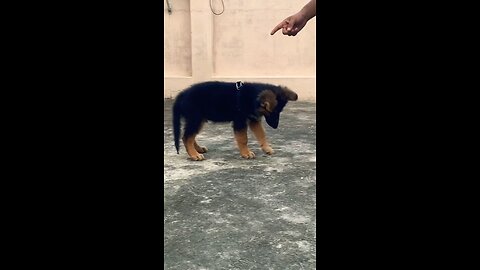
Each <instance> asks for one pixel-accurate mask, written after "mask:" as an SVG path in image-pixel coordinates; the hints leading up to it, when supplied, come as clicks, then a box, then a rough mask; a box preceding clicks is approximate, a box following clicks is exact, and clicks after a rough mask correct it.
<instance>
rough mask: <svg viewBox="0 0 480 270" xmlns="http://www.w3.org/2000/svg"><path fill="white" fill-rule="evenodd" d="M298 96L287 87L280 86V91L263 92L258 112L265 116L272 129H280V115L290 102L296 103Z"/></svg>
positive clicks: (267, 90)
mask: <svg viewBox="0 0 480 270" xmlns="http://www.w3.org/2000/svg"><path fill="white" fill-rule="evenodd" d="M297 99H298V95H297V94H296V93H295V92H293V91H292V90H290V89H288V88H287V87H284V86H280V87H279V88H278V89H272V90H270V89H266V90H263V91H262V92H261V93H260V95H259V96H258V100H259V107H258V112H259V113H260V114H261V115H263V116H265V120H266V121H267V124H268V125H269V126H271V127H272V128H274V129H276V128H277V127H278V122H279V120H280V113H281V112H282V110H283V108H284V107H285V105H287V103H288V101H296V100H297Z"/></svg>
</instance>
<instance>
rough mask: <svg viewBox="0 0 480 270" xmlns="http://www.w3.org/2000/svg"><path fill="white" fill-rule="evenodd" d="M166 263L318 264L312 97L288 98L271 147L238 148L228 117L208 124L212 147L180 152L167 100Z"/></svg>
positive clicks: (271, 133) (201, 138)
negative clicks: (201, 157) (192, 155)
mask: <svg viewBox="0 0 480 270" xmlns="http://www.w3.org/2000/svg"><path fill="white" fill-rule="evenodd" d="M164 104H165V118H164V119H165V120H164V121H165V123H164V124H165V130H164V156H165V157H164V175H165V180H164V194H165V195H164V212H163V217H164V269H179V270H187V269H316V250H315V246H316V215H315V201H316V197H315V187H316V166H315V165H316V158H315V157H316V141H315V132H316V122H315V114H316V108H315V103H307V102H289V103H288V104H287V107H286V108H285V110H284V112H283V113H282V114H281V118H280V125H279V127H278V129H276V130H274V129H272V128H270V127H268V126H266V124H264V126H265V130H266V133H267V138H268V139H269V142H270V144H271V146H272V148H273V149H274V150H275V154H274V155H272V156H267V155H265V154H263V153H262V151H261V150H260V147H259V146H258V143H257V142H256V140H255V138H254V136H253V134H252V133H251V132H249V143H248V145H249V148H250V149H251V150H252V151H253V152H255V154H256V155H257V158H256V159H253V160H245V159H242V158H241V157H240V154H239V152H238V150H237V147H236V144H235V141H234V137H233V130H232V128H231V124H213V123H207V124H205V126H204V128H203V130H202V132H201V133H200V134H199V135H198V136H197V141H198V142H199V144H200V145H202V146H206V147H207V148H208V149H209V152H207V153H206V154H205V157H206V159H207V160H205V161H190V160H188V159H187V154H186V152H185V148H184V147H183V145H182V147H181V150H180V155H177V153H176V151H175V147H174V143H173V135H172V124H171V105H172V100H165V103H164Z"/></svg>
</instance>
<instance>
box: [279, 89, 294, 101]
mask: <svg viewBox="0 0 480 270" xmlns="http://www.w3.org/2000/svg"><path fill="white" fill-rule="evenodd" d="M280 88H281V89H282V96H283V97H285V99H286V100H291V101H296V100H297V99H298V95H297V93H295V92H293V91H292V90H290V89H289V88H288V87H286V86H280Z"/></svg>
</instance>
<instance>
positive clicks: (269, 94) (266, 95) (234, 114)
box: [173, 81, 298, 160]
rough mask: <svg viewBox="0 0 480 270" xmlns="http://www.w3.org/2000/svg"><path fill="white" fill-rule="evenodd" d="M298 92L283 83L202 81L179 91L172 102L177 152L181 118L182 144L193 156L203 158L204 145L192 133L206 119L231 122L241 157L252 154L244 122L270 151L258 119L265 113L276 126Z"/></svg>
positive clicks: (270, 123) (252, 155)
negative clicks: (248, 145)
mask: <svg viewBox="0 0 480 270" xmlns="http://www.w3.org/2000/svg"><path fill="white" fill-rule="evenodd" d="M297 99H298V95H297V94H296V93H295V92H293V91H292V90H290V89H288V88H287V87H284V86H275V85H271V84H265V83H248V82H247V83H242V82H237V83H233V82H232V83H230V82H218V81H213V82H203V83H198V84H195V85H192V86H190V87H189V88H187V89H185V90H183V91H182V92H180V93H179V94H178V96H177V97H176V99H175V102H174V104H173V134H174V139H175V148H176V149H177V154H178V153H179V136H180V119H181V118H184V119H185V128H184V134H183V137H182V141H183V144H184V145H185V148H186V150H187V153H188V155H189V157H190V159H192V160H204V159H205V157H204V156H203V153H206V152H207V150H208V149H207V148H206V147H202V146H200V145H198V143H197V142H196V140H195V136H196V135H197V134H198V133H199V132H200V129H201V127H202V125H203V123H205V122H206V121H212V122H232V121H233V131H234V135H235V139H236V141H237V145H238V148H239V149H240V155H241V156H242V157H243V158H246V159H251V158H255V154H254V153H253V152H252V151H250V149H248V147H247V141H248V139H247V125H248V126H249V127H250V129H251V130H252V131H253V134H255V137H256V138H257V140H258V142H259V143H260V147H261V148H262V150H263V152H265V153H266V154H269V155H271V154H273V149H272V148H271V147H270V146H269V144H268V142H267V140H266V136H265V131H264V129H263V126H262V123H261V117H262V116H264V117H265V120H266V121H267V124H268V125H269V126H271V127H272V128H274V129H276V128H277V127H278V122H279V120H280V113H281V112H282V110H283V108H284V107H285V105H286V104H287V102H288V101H290V100H292V101H295V100H297Z"/></svg>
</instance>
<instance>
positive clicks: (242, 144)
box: [235, 128, 255, 159]
mask: <svg viewBox="0 0 480 270" xmlns="http://www.w3.org/2000/svg"><path fill="white" fill-rule="evenodd" d="M235 140H236V141H237V145H238V149H239V150H240V155H241V156H242V157H243V158H246V159H251V158H255V154H254V153H253V152H252V151H250V149H248V146H247V142H248V137H247V129H246V128H245V129H243V130H241V131H238V132H237V131H235Z"/></svg>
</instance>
